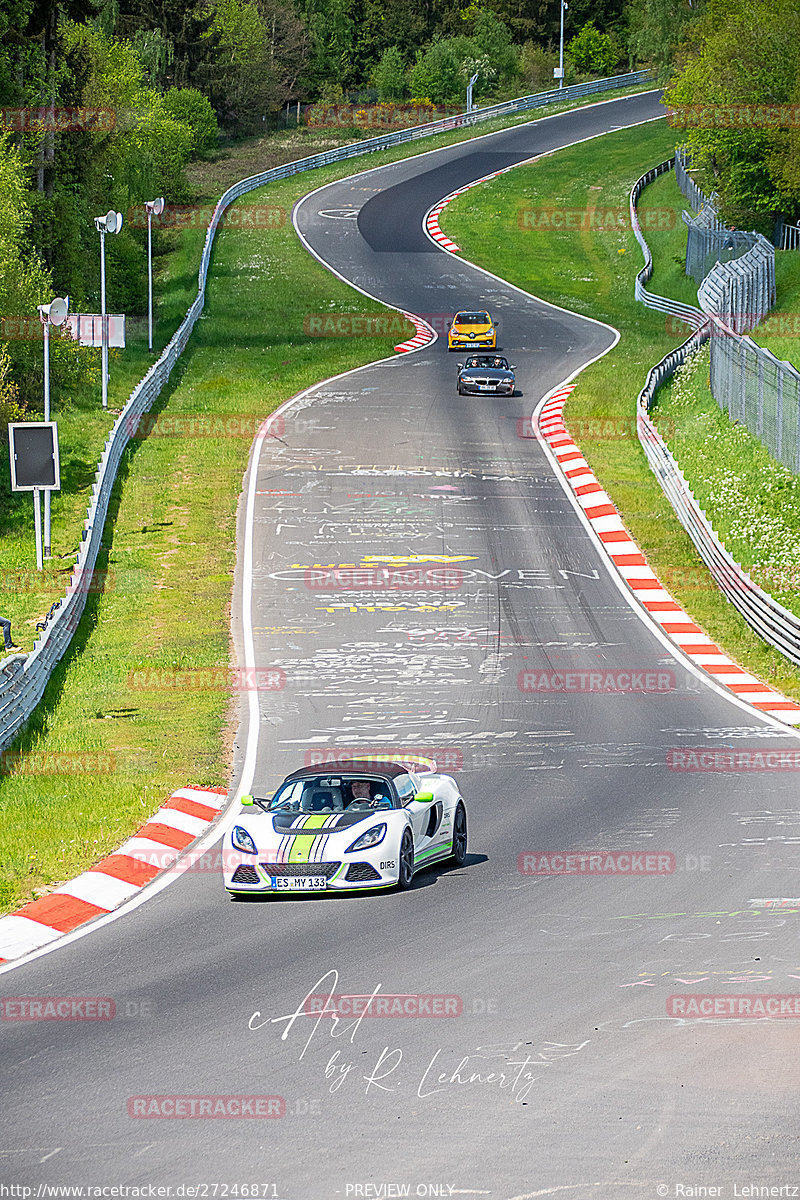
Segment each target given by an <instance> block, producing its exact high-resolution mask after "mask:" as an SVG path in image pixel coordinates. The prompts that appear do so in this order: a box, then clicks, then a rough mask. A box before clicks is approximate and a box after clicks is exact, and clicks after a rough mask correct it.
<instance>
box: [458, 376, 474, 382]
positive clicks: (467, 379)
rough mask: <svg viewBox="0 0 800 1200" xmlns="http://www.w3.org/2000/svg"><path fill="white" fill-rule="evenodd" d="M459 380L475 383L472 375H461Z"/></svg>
mask: <svg viewBox="0 0 800 1200" xmlns="http://www.w3.org/2000/svg"><path fill="white" fill-rule="evenodd" d="M461 382H462V383H475V382H476V380H475V379H474V377H473V376H472V375H462V376H461Z"/></svg>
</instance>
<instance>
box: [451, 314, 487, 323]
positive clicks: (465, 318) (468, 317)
mask: <svg viewBox="0 0 800 1200" xmlns="http://www.w3.org/2000/svg"><path fill="white" fill-rule="evenodd" d="M453 324H454V325H490V324H491V322H490V320H489V314H488V313H487V312H463V313H456V315H455V317H454V318H453Z"/></svg>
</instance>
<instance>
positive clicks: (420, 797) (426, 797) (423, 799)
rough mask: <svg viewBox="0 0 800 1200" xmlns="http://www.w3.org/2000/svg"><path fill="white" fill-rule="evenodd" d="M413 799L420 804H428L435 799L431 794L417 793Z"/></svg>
mask: <svg viewBox="0 0 800 1200" xmlns="http://www.w3.org/2000/svg"><path fill="white" fill-rule="evenodd" d="M414 799H415V800H417V801H418V802H419V803H420V804H430V803H431V802H432V801H433V800H435V799H436V797H435V796H434V794H433V792H417V794H416V796H415V797H414Z"/></svg>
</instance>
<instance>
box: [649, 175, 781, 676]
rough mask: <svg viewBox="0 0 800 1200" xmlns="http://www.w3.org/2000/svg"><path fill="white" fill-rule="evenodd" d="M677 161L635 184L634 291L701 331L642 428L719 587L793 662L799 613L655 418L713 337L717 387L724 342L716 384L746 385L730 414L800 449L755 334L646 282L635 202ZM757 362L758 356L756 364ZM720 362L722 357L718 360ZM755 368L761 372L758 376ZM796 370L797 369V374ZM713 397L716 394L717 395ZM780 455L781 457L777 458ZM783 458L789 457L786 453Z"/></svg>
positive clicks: (664, 375)
mask: <svg viewBox="0 0 800 1200" xmlns="http://www.w3.org/2000/svg"><path fill="white" fill-rule="evenodd" d="M672 165H673V160H672V159H670V160H669V161H668V162H664V163H661V164H660V165H659V166H657V167H654V168H653V169H652V170H650V171H648V172H647V174H646V175H643V176H642V177H641V179H638V180H637V181H636V183H635V184H634V185H633V188H632V189H631V195H630V205H631V225H632V227H633V230H634V233H635V234H636V239H637V241H638V242H639V245H640V246H641V248H642V253H643V255H644V260H645V263H644V266H643V267H642V269H641V270H640V271H639V274H638V275H637V277H636V282H635V285H634V294H635V296H636V299H637V300H640V301H641V302H642V303H643V304H646V305H647V306H648V307H649V308H654V309H657V310H658V311H660V312H667V313H671V314H672V315H673V316H677V317H679V318H680V320H681V321H685V322H686V324H687V325H689V326H690V327H693V328H694V332H693V333H692V334H691V336H690V337H689V338H688V339H687V340H686V341H685V342H684V343H683V345H682V346H677V347H676V348H675V349H674V350H671V351H670V352H669V354H667V355H665V356H664V358H662V359H661V361H660V362H658V363H656V365H655V366H654V367H651V369H650V370H649V371H648V373H647V379H646V381H645V385H644V387H643V388H642V390H641V392H640V393H639V397H638V400H637V402H636V430H637V433H638V436H639V441H640V443H641V445H642V449H643V450H644V452H645V454H646V456H647V460H648V462H649V464H650V467H651V469H652V471H653V474H654V475H655V477H656V479H657V480H658V482H659V484H660V486H661V488H662V490H663V492H664V494H665V496H666V497H667V499H668V500H669V502H670V504H671V505H672V508H673V511H674V512H675V515H676V516H677V518H678V520H679V521H680V523H681V525H682V526H683V527H684V529H685V530H686V532H687V533H688V535H689V537H690V538H691V539H692V542H693V543H694V546H695V548H696V549H697V551H698V553H699V555H700V557H701V558H702V560H703V562H704V563H705V564H706V566H707V567H708V569H709V571H710V572H711V575H712V576H713V578H714V580H715V582H716V584H717V586H718V587H719V589H720V591H721V592H722V593H723V595H724V596H725V597H726V598H727V599H728V600H729V601H730V602H731V604H733V605H734V606H735V608H737V609H738V611H739V612H740V613H741V614H742V616H743V617H744V619H745V620H746V621H747V622H748V624H749V625H750V626H751V628H752V629H754V630H755V631H756V633H757V634H759V636H760V637H762V638H763V639H764V640H765V641H766V642H768V643H769V644H770V645H772V646H774V647H775V648H776V649H777V650H779V651H780V652H781V654H783V655H785V656H786V658H788V659H790V660H791V661H792V662H793V663H797V664H798V665H800V619H798V618H797V617H796V616H795V614H794V613H792V612H790V611H789V610H788V609H786V608H784V607H783V605H781V604H779V603H778V601H777V600H775V598H774V597H773V596H770V594H769V593H768V592H765V591H764V590H763V589H762V588H760V587H759V586H758V584H757V583H755V582H754V581H753V580H752V579H751V578H750V575H749V574H748V573H747V571H745V569H744V568H743V567H742V566H741V565H740V564H739V563H738V562H736V560H735V559H734V558H733V556H732V555H731V554H730V553H729V552H728V551H727V550H726V549H725V546H724V545H723V543H722V541H721V540H720V538H719V537H718V535H717V533H716V531H715V530H714V528H713V526H712V525H711V522H710V521H709V519H708V517H707V516H706V514H705V512H704V511H703V509H702V508H701V507H700V505H699V503H698V501H697V499H696V497H695V495H694V493H693V491H692V489H691V487H690V485H689V482H688V480H687V479H686V477H685V475H684V474H683V472H682V471H681V469H680V467H679V465H678V463H677V462H676V460H675V458H674V457H673V455H672V453H671V452H670V449H669V447H668V446H667V443H666V442H665V441H664V439H663V438H662V437H661V434H660V433H659V431H658V428H657V427H656V424H655V422H654V421H653V419H652V417H651V416H650V408H651V405H652V403H653V400H654V398H655V394H656V391H657V390H658V388H659V387H660V386H661V384H662V383H664V382H665V381H666V380H667V379H669V378H670V377H671V376H672V375H674V373H675V371H676V370H677V369H678V367H679V366H681V364H682V363H684V362H686V360H687V358H688V357H689V356H690V355H691V354H693V353H694V352H695V351H696V350H698V349H699V348H700V347H701V346H702V345H703V344H704V342H705V341H707V340H708V338H709V337H710V338H711V346H712V389H713V386H714V380H713V363H714V353H713V352H714V348H715V346H716V347H717V348H719V347H724V353H725V354H727V355H729V356H731V369H730V371H729V372H728V373H727V374H726V375H725V378H724V381H719V380H718V381H717V386H718V387H719V388H720V389H721V388H723V387H724V386H727V385H728V384H730V383H731V382H736V381H738V384H739V389H740V390H739V392H738V393H737V396H738V403H739V408H738V409H737V410H736V413H735V414H734V413H733V412H731V415H732V416H734V419H736V420H745V419H747V418H748V417H749V420H751V421H753V424H754V425H755V426H756V427H758V425H759V422H760V424H761V429H762V431H763V432H764V433H767V434H769V431H770V430H771V429H772V428H773V426H774V428H775V434H776V438H778V439H782V441H783V442H784V443H785V442H786V441H789V442H790V443H791V444H792V445H793V446H794V447H797V446H798V445H800V437H798V424H797V422H798V412H800V403H799V402H798V391H797V389H795V391H794V392H793V402H791V403H787V404H783V402H782V400H781V404H778V403H777V402H776V405H775V408H774V410H773V409H771V408H770V407H769V396H770V395H771V391H773V390H774V393H775V396H776V398H777V397H778V396H779V395H780V396H781V398H782V397H783V386H784V384H783V382H782V380H781V376H780V374H776V375H775V377H774V379H773V381H772V382H773V388H772V389H771V388H770V386H769V384H770V379H769V376H768V373H767V371H766V368H765V366H764V365H763V363H762V353H763V354H765V355H766V354H767V352H766V351H764V352H761V353H759V354H757V355H754V356H753V357H752V358H748V357H747V350H748V349H749V346H753V348H754V350H756V351H757V350H759V348H758V347H755V346H754V343H752V342H751V340H750V339H749V338H746V337H744V338H742V337H737V336H736V335H735V334H732V333H730V332H729V331H727V330H726V329H724V328H721V329H720V328H718V325H719V322H718V320H717V319H716V318H713V317H709V316H706V315H705V314H704V313H702V312H700V310H699V309H692V308H691V307H690V306H689V305H685V304H679V303H678V302H677V301H675V300H670V299H669V298H668V297H666V296H656V295H654V294H653V293H652V292H648V291H647V289H646V288H645V286H644V284H645V283H646V282H647V280H648V279H649V278H650V276H651V275H652V270H653V267H652V256H651V254H650V250H649V248H648V246H647V243H646V242H645V240H644V237H643V235H642V231H641V228H640V226H639V221H638V217H637V215H636V202H637V200H638V198H639V196H640V194H641V192H642V191H643V189H644V188H645V187H646V186H647V184H648V183H651V182H652V181H653V180H654V179H655V178H657V176H658V175H660V174H662V173H663V172H664V171H666V170H669V168H670V167H671V166H672ZM748 344H749V345H748ZM741 347H745V354H744V356H742V357H740V359H739V361H738V362H737V361H735V360H734V357H733V356H735V355H736V354H737V353H738V354H740V356H741V355H742V350H741V349H740V348H741ZM768 358H769V359H772V362H773V363H774V364H776V365H777V367H785V366H787V365H788V364H786V363H779V362H778V360H777V359H775V358H773V356H772V355H768ZM754 359H755V360H756V361H755V362H754ZM718 361H721V360H720V359H718ZM754 371H755V374H753V372H754ZM795 374H797V373H796V372H795ZM798 382H800V376H798ZM714 394H715V395H717V393H716V392H715V393H714ZM740 414H741V415H740ZM748 424H749V421H748ZM759 436H761V435H759ZM776 457H779V456H778V455H776ZM781 461H785V460H784V459H783V458H782V459H781Z"/></svg>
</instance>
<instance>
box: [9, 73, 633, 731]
mask: <svg viewBox="0 0 800 1200" xmlns="http://www.w3.org/2000/svg"><path fill="white" fill-rule="evenodd" d="M652 78H653V72H652V71H630V72H628V73H627V74H625V75H615V76H612V77H611V78H608V79H595V80H591V81H589V82H588V83H579V84H574V85H573V86H571V87H565V88H553V89H551V90H550V91H548V92H538V93H536V94H535V95H531V96H521V97H519V98H517V99H515V100H507V101H504V102H503V103H502V104H495V105H492V106H491V107H487V108H481V109H476V110H475V111H473V112H471V113H461V114H457V115H455V116H451V117H443V118H442V119H441V120H438V121H430V122H428V123H427V124H426V125H415V126H411V127H410V128H408V129H399V130H395V131H394V132H392V133H385V134H381V135H379V136H378V137H374V138H368V139H366V140H364V141H360V142H352V143H350V144H349V145H346V146H339V147H337V148H336V149H335V150H328V151H325V152H324V153H321V154H312V155H310V156H308V157H307V158H301V159H298V160H297V161H295V162H291V163H285V164H284V165H283V166H281V167H274V168H272V169H271V170H269V171H263V172H262V173H261V174H259V175H252V176H250V177H249V178H248V179H241V180H240V181H239V182H238V183H235V184H234V185H233V187H230V188H228V190H227V191H226V192H225V193H224V194H223V195H222V196H221V197H220V199H219V200H218V201H217V204H216V207H215V209H214V214H213V217H212V219H211V222H210V224H209V227H208V231H207V233H206V239H205V243H204V245H203V253H202V257H201V260H200V269H199V272H198V293H197V297H196V298H195V300H194V303H193V304H192V306H191V307H190V309H189V311H188V312H187V314H186V316H185V317H184V319H183V321H182V322H181V324H180V326H179V328H178V330H177V332H176V333H175V334H174V336H173V338H172V340H171V341H170V342H169V344H168V345H167V347H166V348H165V349H164V351H163V353H162V354H161V357H160V358H159V359H158V360H157V362H155V363H153V365H152V366H151V367H150V370H149V371H148V372H147V374H146V375H145V377H144V379H142V380H141V381H140V382H139V383H138V384H137V385H136V387H135V388H134V390H133V392H132V393H131V395H130V399H129V400H128V403H127V404H126V405H125V408H124V409H123V410H122V412H121V413H120V415H119V417H118V418H117V420H116V422H115V423H114V427H113V429H112V430H111V433H110V434H109V437H108V439H107V441H106V444H105V449H104V450H103V453H102V455H101V458H100V463H99V465H98V469H97V474H96V476H95V482H94V485H93V488H92V499H91V503H90V505H89V510H88V513H87V517H86V520H85V522H84V529H83V534H82V539H81V547H80V551H79V553H78V559H77V563H76V566H75V569H74V571H73V573H72V578H71V580H70V584H69V587H68V588H67V592H66V595H65V596H64V597H63V598H62V599H61V600H60V601H59V602H58V604H57V605H55V606H54V608H53V610H51V614H50V615H49V617H48V620H47V621H46V623H45V629H44V632H43V634H42V637H41V638H39V639H38V640H37V641H36V642H35V643H34V648H33V651H32V653H31V654H29V655H27V656H21V655H13V656H11V657H9V658H5V659H4V660H3V661H2V662H0V750H3V749H4V748H5V747H6V746H8V745H9V744H10V743H11V742H12V741H13V740H14V738H15V737H16V736H17V734H18V733H19V731H20V730H21V729H22V727H23V725H24V724H25V722H26V721H27V720H28V718H29V717H30V715H31V713H32V712H33V710H34V709H35V708H36V705H37V704H38V703H39V701H40V700H41V698H42V696H43V695H44V691H45V688H46V687H47V683H48V681H49V679H50V676H51V674H52V672H53V669H54V668H55V666H56V664H57V663H58V662H59V661H60V660H61V658H62V657H63V656H64V654H65V653H66V651H67V649H68V647H69V644H70V642H71V641H72V635H73V634H74V632H75V630H76V629H77V627H78V622H79V621H80V618H81V615H82V613H83V610H84V608H85V605H86V597H87V595H88V594H89V592H90V591H91V590H93V588H92V579H93V573H94V568H95V563H96V562H97V555H98V552H99V550H100V545H101V539H102V536H103V527H104V525H105V520H106V516H107V514H108V503H109V499H110V496H111V489H112V487H113V485H114V480H115V479H116V475H117V468H118V467H119V463H120V460H121V458H122V455H123V452H124V450H125V448H126V446H127V445H128V442H129V441H130V439H131V436H132V435H133V434H134V432H135V431H136V428H137V425H138V421H139V419H140V418H141V417H142V416H143V415H144V413H146V412H147V411H148V410H149V409H150V407H151V406H152V404H153V403H154V401H155V400H156V399H157V398H158V396H159V395H160V393H161V389H162V388H163V387H164V385H165V383H166V382H167V380H168V379H169V377H170V374H171V372H172V368H173V367H174V366H175V363H176V362H177V361H178V359H179V357H180V355H181V353H182V352H183V349H184V347H185V346H186V343H187V341H188V340H189V337H190V335H191V332H192V329H193V328H194V324H195V321H196V320H197V318H198V317H199V316H200V314H201V313H202V311H203V306H204V304H205V288H206V281H207V279H208V269H209V265H210V262H211V251H212V247H213V244H214V237H215V235H216V231H217V228H218V226H219V222H220V219H221V217H222V215H223V213H224V212H225V210H226V209H227V208H228V206H229V205H230V204H232V203H233V202H234V200H237V199H238V198H239V197H240V196H243V195H244V194H245V193H246V192H249V191H252V190H253V189H255V188H258V187H263V185H264V184H266V183H273V182H276V181H277V180H279V179H286V178H288V177H289V176H290V175H296V174H298V173H299V172H301V171H313V170H315V169H316V168H317V167H325V166H329V165H331V164H333V163H337V162H343V161H345V160H346V159H349V158H356V157H358V156H359V155H362V154H370V153H373V152H374V151H376V150H384V149H387V148H389V147H391V146H401V145H403V144H404V143H406V142H413V141H417V140H419V139H422V138H427V137H432V136H433V135H434V134H437V133H446V132H448V131H449V130H453V129H461V128H465V127H469V126H472V125H477V124H479V123H480V122H483V121H489V120H491V119H492V118H493V117H502V116H505V115H510V114H512V113H515V112H527V111H529V110H531V109H535V108H542V107H545V106H546V105H550V104H555V103H557V102H558V101H565V100H574V99H579V98H580V97H582V96H590V95H595V94H597V93H602V92H607V91H612V90H614V89H616V88H623V87H629V86H633V85H635V84H639V83H646V82H647V81H648V80H651V79H652Z"/></svg>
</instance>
